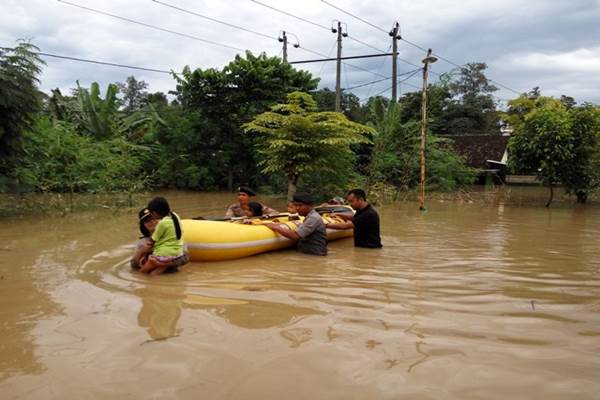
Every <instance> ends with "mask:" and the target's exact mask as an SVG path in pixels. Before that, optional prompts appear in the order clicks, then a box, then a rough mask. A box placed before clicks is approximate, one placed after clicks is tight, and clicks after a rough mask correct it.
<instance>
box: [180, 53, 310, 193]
mask: <svg viewBox="0 0 600 400" xmlns="http://www.w3.org/2000/svg"><path fill="white" fill-rule="evenodd" d="M175 79H176V80H177V90H176V92H175V94H176V95H177V99H178V101H179V102H180V103H181V104H182V105H183V107H184V109H186V110H188V111H197V112H200V113H201V114H202V115H204V116H205V118H206V120H207V129H208V130H209V133H210V138H208V141H209V142H210V143H211V146H212V147H213V152H214V153H215V154H218V158H219V161H220V162H222V163H224V164H225V166H226V169H225V171H224V173H221V175H219V176H217V177H215V181H216V183H217V184H218V185H219V187H224V186H226V187H228V188H230V189H231V188H232V187H233V183H234V182H236V183H249V184H259V183H260V181H261V180H262V179H261V177H260V173H259V171H258V170H257V168H256V165H257V160H256V157H255V154H254V152H253V144H254V143H253V140H252V138H251V137H249V136H248V135H243V132H242V129H241V126H242V124H243V123H246V122H248V121H250V120H251V119H252V118H253V117H254V116H255V115H256V114H258V113H261V112H264V111H266V110H267V109H268V107H269V106H270V105H272V104H274V103H277V102H282V101H284V100H285V98H286V95H287V93H290V92H292V91H295V90H301V91H310V90H314V89H315V88H316V86H317V84H318V79H315V78H313V77H312V75H311V74H310V73H309V72H306V71H299V70H296V69H294V68H293V67H292V66H290V65H289V64H287V63H284V62H282V60H281V59H280V58H278V57H267V56H266V55H265V54H264V53H263V54H260V55H259V56H255V55H253V54H252V53H250V52H246V54H245V57H243V56H240V55H238V56H236V58H235V60H233V61H232V62H230V63H229V64H228V65H227V66H226V67H225V68H223V69H222V70H220V71H219V70H216V69H207V70H201V69H196V70H194V71H192V70H190V68H188V67H186V68H184V71H183V74H182V76H176V77H175ZM253 180H254V181H253Z"/></svg>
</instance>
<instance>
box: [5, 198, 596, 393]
mask: <svg viewBox="0 0 600 400" xmlns="http://www.w3.org/2000/svg"><path fill="white" fill-rule="evenodd" d="M168 198H169V200H170V201H171V204H172V206H173V208H174V209H175V210H176V211H178V212H179V214H180V215H181V216H182V217H193V216H198V215H216V214H222V213H223V212H224V209H225V207H224V206H225V205H226V204H228V203H230V202H231V201H232V200H233V196H229V195H224V194H198V193H177V192H171V193H168ZM269 204H270V205H275V206H278V207H280V208H283V203H282V202H281V201H277V200H271V201H270V202H269ZM378 210H379V212H380V216H381V219H382V239H383V243H384V248H383V249H381V250H367V249H354V248H353V247H352V240H351V239H343V240H340V241H337V242H333V243H330V245H329V250H330V253H329V255H328V256H327V257H322V258H321V257H311V256H307V255H300V254H297V253H296V252H294V251H293V250H284V251H279V252H274V253H268V254H263V255H260V256H254V257H250V258H246V259H241V260H236V261H226V262H213V263H202V264H200V263H190V264H188V265H187V266H186V267H184V268H183V269H182V271H181V272H179V273H177V274H171V275H163V276H159V277H152V278H150V277H147V276H142V275H140V274H139V273H135V272H132V271H131V270H130V269H129V266H128V258H129V256H130V255H131V253H132V251H133V249H134V244H135V242H136V239H137V235H138V232H137V226H136V217H137V210H121V211H115V210H111V209H97V210H93V211H82V212H77V213H73V214H70V215H67V216H62V217H61V216H31V217H22V218H15V219H3V220H2V221H1V222H2V223H1V224H0V256H1V258H0V288H1V293H0V317H1V321H2V338H1V341H0V398H2V399H17V398H18V399H53V398H56V399H113V398H149V399H154V398H156V399H159V398H160V399H199V398H202V399H399V398H406V399H507V398H510V399H567V398H568V399H598V398H599V396H600V394H599V393H600V209H598V208H593V207H588V208H571V207H557V208H551V209H549V210H547V209H544V208H543V207H514V206H508V205H503V204H494V205H492V204H459V203H455V202H443V203H441V202H431V203H430V204H429V211H428V212H426V213H421V212H419V211H418V207H417V204H416V203H412V202H405V203H398V204H393V205H389V206H382V207H378Z"/></svg>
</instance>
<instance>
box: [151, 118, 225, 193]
mask: <svg viewBox="0 0 600 400" xmlns="http://www.w3.org/2000/svg"><path fill="white" fill-rule="evenodd" d="M164 118H165V120H166V125H165V126H164V127H162V128H161V129H159V131H158V133H157V134H156V135H155V137H153V138H151V139H152V141H153V142H154V143H157V148H158V155H157V159H155V160H154V164H155V165H156V166H157V171H156V174H155V175H154V180H153V183H154V184H155V185H156V186H159V187H165V186H174V187H177V188H181V189H195V190H214V189H218V188H219V186H220V183H221V182H220V181H219V177H222V176H224V175H225V174H226V168H227V166H226V164H225V161H224V159H223V158H222V154H221V152H220V150H219V147H220V144H219V143H217V142H216V141H215V138H214V137H212V135H211V131H210V129H209V127H208V122H207V120H206V118H204V117H203V116H202V115H201V114H200V113H198V112H185V111H184V110H182V109H180V108H178V107H172V108H170V109H169V110H165V111H164Z"/></svg>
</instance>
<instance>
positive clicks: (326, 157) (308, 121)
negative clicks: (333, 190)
mask: <svg viewBox="0 0 600 400" xmlns="http://www.w3.org/2000/svg"><path fill="white" fill-rule="evenodd" d="M287 98H288V100H287V102H286V103H284V104H276V105H274V106H272V107H271V110H270V111H267V112H264V113H262V114H260V115H258V116H257V117H256V118H255V119H254V120H253V121H252V122H250V123H247V124H245V125H244V128H245V131H246V132H250V133H256V134H258V135H260V136H262V138H263V140H262V141H260V142H259V144H258V146H257V151H258V152H259V153H260V154H261V155H262V156H263V157H264V158H263V160H262V161H261V163H260V165H261V166H262V167H263V172H265V173H271V174H273V173H274V174H277V173H281V172H283V173H284V174H285V176H286V178H287V180H288V199H291V198H292V196H293V194H294V193H295V192H296V186H297V184H298V180H299V179H300V177H301V176H302V175H303V174H308V173H311V172H314V171H332V172H336V170H337V169H338V168H339V163H338V160H340V159H344V158H345V157H347V156H348V155H351V154H352V151H351V149H350V145H351V144H354V143H365V142H368V139H367V138H366V136H365V135H366V134H367V133H372V132H373V130H372V128H369V127H367V126H365V125H361V124H358V123H356V122H352V121H349V120H348V119H347V118H346V117H345V116H344V115H343V114H341V113H337V112H331V111H323V112H317V103H316V102H315V101H314V99H313V98H312V97H311V96H310V95H309V94H307V93H302V92H294V93H290V94H289V95H288V96H287ZM350 172H351V171H347V173H350Z"/></svg>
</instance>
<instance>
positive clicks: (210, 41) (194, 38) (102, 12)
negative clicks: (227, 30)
mask: <svg viewBox="0 0 600 400" xmlns="http://www.w3.org/2000/svg"><path fill="white" fill-rule="evenodd" d="M57 1H58V2H59V3H63V4H67V5H70V6H72V7H77V8H81V9H83V10H87V11H91V12H94V13H97V14H102V15H106V16H109V17H112V18H116V19H120V20H122V21H126V22H130V23H132V24H137V25H141V26H145V27H146V28H151V29H155V30H158V31H162V32H167V33H171V34H173V35H178V36H182V37H185V38H188V39H193V40H197V41H200V42H204V43H208V44H212V45H215V46H219V47H224V48H227V49H232V50H237V51H244V49H241V48H239V47H234V46H230V45H228V44H223V43H218V42H213V41H212V40H208V39H203V38H200V37H198V36H193V35H188V34H187V33H181V32H176V31H172V30H170V29H165V28H161V27H159V26H156V25H151V24H147V23H145V22H140V21H136V20H133V19H130V18H125V17H121V16H118V15H115V14H110V13H107V12H104V11H100V10H96V9H94V8H90V7H85V6H82V5H79V4H75V3H70V2H68V1H65V0H57Z"/></svg>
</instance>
